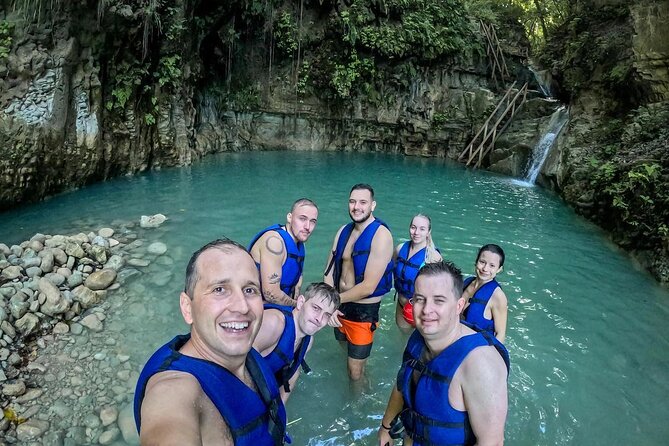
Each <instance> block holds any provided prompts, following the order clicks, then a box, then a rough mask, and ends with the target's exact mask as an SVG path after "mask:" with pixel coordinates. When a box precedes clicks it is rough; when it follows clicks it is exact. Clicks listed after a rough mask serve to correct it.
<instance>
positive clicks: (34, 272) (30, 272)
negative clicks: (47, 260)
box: [26, 266, 44, 277]
mask: <svg viewBox="0 0 669 446" xmlns="http://www.w3.org/2000/svg"><path fill="white" fill-rule="evenodd" d="M43 272H44V271H42V268H40V267H39V266H31V267H30V268H26V276H28V277H39V276H41V275H42V273H43Z"/></svg>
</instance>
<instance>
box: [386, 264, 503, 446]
mask: <svg viewBox="0 0 669 446" xmlns="http://www.w3.org/2000/svg"><path fill="white" fill-rule="evenodd" d="M461 294H462V275H461V272H460V270H459V269H458V268H457V267H455V265H453V264H452V263H449V262H443V261H442V262H439V263H430V264H427V265H425V266H423V267H422V268H421V269H420V272H419V273H418V277H417V278H416V282H415V292H414V297H413V311H414V319H415V321H416V328H417V330H416V331H414V332H413V334H412V335H411V337H410V338H409V341H408V342H407V346H406V349H405V350H404V355H403V364H402V367H401V368H400V371H399V373H398V374H397V386H396V387H393V390H392V393H391V395H390V400H389V401H388V407H387V408H386V411H385V414H384V415H383V418H382V420H381V427H380V428H379V432H378V436H379V445H380V446H386V445H389V446H392V445H393V444H394V440H393V438H392V437H391V435H390V430H391V429H393V430H394V428H395V425H396V421H394V420H395V418H396V417H397V416H398V415H400V413H401V415H400V418H401V420H402V423H403V424H404V428H405V430H406V434H405V435H406V438H405V441H404V443H403V444H404V445H415V446H417V445H420V446H426V445H431V444H460V445H473V444H478V445H502V444H503V443H504V424H505V422H506V413H507V406H508V401H507V377H508V372H509V356H508V353H507V351H506V349H505V348H504V346H503V345H502V344H501V343H500V342H499V341H498V340H497V339H495V337H494V336H492V335H491V334H489V333H487V332H476V331H474V330H472V329H471V328H469V326H467V325H465V324H463V323H461V322H460V314H461V313H462V309H463V307H464V305H465V300H464V299H463V298H462V297H461ZM393 437H395V435H393Z"/></svg>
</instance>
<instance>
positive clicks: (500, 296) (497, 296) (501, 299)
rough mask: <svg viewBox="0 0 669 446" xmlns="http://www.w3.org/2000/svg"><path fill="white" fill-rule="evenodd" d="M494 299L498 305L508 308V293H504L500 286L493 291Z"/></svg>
mask: <svg viewBox="0 0 669 446" xmlns="http://www.w3.org/2000/svg"><path fill="white" fill-rule="evenodd" d="M492 298H493V299H494V300H495V302H496V303H497V304H498V305H502V306H507V304H508V302H507V299H506V293H505V292H504V290H503V289H502V287H499V286H498V287H497V288H495V291H493V293H492Z"/></svg>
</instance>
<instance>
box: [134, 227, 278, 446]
mask: <svg viewBox="0 0 669 446" xmlns="http://www.w3.org/2000/svg"><path fill="white" fill-rule="evenodd" d="M179 304H180V308H181V314H182V316H183V318H184V320H185V321H186V323H187V324H189V325H190V326H191V330H190V334H188V335H184V336H177V337H176V338H174V339H173V340H172V341H171V342H169V343H168V344H166V345H164V346H163V347H161V348H160V349H159V350H158V351H157V352H156V353H154V354H153V356H152V357H151V358H150V359H149V361H148V362H147V364H146V366H145V367H144V370H142V373H141V375H140V377H139V380H138V382H137V389H136V392H135V422H136V424H137V429H138V431H139V433H140V441H141V443H142V444H147V445H226V446H232V445H235V446H239V445H249V446H251V445H254V446H255V445H267V446H270V445H272V446H273V445H282V444H283V440H284V434H285V429H286V413H285V409H284V406H283V402H282V401H281V397H280V394H279V389H278V387H277V385H276V381H275V380H274V377H273V375H272V372H271V370H270V369H269V367H268V366H267V364H266V363H265V361H264V360H263V359H262V357H261V356H260V354H259V353H258V352H256V351H255V350H253V349H252V348H251V346H252V344H253V341H254V339H255V338H256V335H257V334H258V330H259V329H260V324H261V322H262V317H263V302H262V296H261V294H260V283H259V280H258V270H257V269H256V266H255V263H254V262H253V258H251V256H250V255H249V253H248V252H247V251H246V250H245V249H244V247H242V246H241V245H239V244H237V243H235V242H233V241H231V240H216V241H214V242H211V243H209V244H207V245H205V246H203V247H202V248H200V249H199V250H198V251H196V252H195V253H194V254H193V256H192V257H191V259H190V261H189V262H188V267H187V268H186V286H185V289H184V291H183V292H182V293H181V295H180V299H179Z"/></svg>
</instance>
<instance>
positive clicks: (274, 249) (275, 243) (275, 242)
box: [257, 231, 285, 255]
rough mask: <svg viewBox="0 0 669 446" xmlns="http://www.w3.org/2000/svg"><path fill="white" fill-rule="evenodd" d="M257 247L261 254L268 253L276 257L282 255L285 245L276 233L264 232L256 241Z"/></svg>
mask: <svg viewBox="0 0 669 446" xmlns="http://www.w3.org/2000/svg"><path fill="white" fill-rule="evenodd" d="M257 245H258V247H259V248H260V250H261V251H262V252H263V253H265V252H268V253H271V254H276V255H279V254H282V253H283V251H284V249H285V243H284V241H283V239H282V238H281V235H279V233H278V232H276V231H267V232H265V233H264V234H263V235H262V237H260V239H259V240H258V243H257Z"/></svg>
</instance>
